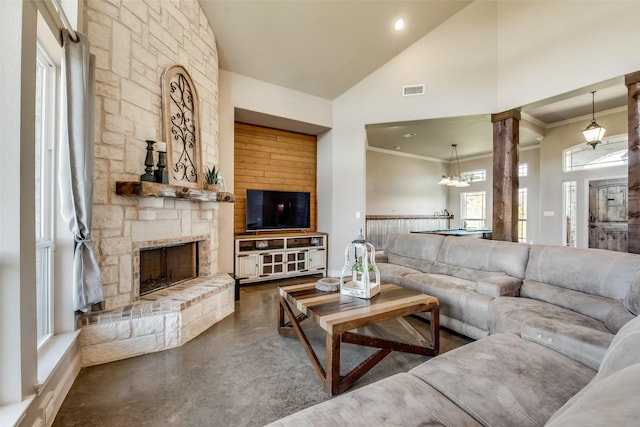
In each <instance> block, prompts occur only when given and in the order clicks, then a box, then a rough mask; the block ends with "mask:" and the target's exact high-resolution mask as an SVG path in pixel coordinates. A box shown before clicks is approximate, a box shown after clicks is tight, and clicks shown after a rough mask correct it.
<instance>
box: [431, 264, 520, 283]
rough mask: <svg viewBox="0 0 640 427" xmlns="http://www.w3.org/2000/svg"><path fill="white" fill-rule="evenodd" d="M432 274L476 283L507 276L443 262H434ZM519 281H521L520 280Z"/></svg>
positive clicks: (498, 272) (501, 273)
mask: <svg viewBox="0 0 640 427" xmlns="http://www.w3.org/2000/svg"><path fill="white" fill-rule="evenodd" d="M430 272H431V273H434V274H442V275H445V276H451V277H457V278H458V279H464V280H470V281H472V282H475V281H477V280H484V279H488V278H491V277H496V276H505V274H504V273H503V272H501V271H483V270H476V269H473V268H466V267H459V266H457V265H451V264H444V263H441V262H437V261H436V262H434V263H433V265H432V267H431V271H430ZM518 280H519V279H518Z"/></svg>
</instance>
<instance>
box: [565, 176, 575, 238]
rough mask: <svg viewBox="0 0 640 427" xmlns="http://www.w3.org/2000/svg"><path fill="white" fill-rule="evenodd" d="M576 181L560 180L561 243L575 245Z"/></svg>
mask: <svg viewBox="0 0 640 427" xmlns="http://www.w3.org/2000/svg"><path fill="white" fill-rule="evenodd" d="M577 197H578V182H577V181H576V180H569V181H563V182H562V218H563V221H562V244H563V246H571V247H577V246H578V245H577V240H578V236H577V234H578V232H577V220H578V200H577Z"/></svg>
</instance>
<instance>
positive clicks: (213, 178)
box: [204, 166, 220, 192]
mask: <svg viewBox="0 0 640 427" xmlns="http://www.w3.org/2000/svg"><path fill="white" fill-rule="evenodd" d="M219 173H220V171H219V170H218V169H217V168H216V167H215V166H213V167H211V168H210V167H208V166H207V168H206V169H205V171H204V179H205V184H204V189H205V190H209V191H216V192H217V191H218V190H219V187H218V176H219Z"/></svg>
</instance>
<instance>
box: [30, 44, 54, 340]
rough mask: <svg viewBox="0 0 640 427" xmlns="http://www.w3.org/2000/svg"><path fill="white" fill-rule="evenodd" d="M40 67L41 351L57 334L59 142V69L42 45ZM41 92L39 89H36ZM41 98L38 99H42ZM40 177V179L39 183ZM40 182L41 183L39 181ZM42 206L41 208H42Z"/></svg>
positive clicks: (38, 283) (38, 247)
mask: <svg viewBox="0 0 640 427" xmlns="http://www.w3.org/2000/svg"><path fill="white" fill-rule="evenodd" d="M36 64H37V67H38V68H39V69H41V70H42V71H43V76H42V79H41V81H40V82H39V84H37V85H36V88H38V87H40V86H41V85H43V91H42V94H41V95H40V96H41V98H40V101H41V102H40V103H38V102H37V101H36V102H37V103H36V108H38V109H39V110H40V112H39V114H36V120H37V117H41V122H40V123H39V125H40V126H39V129H36V158H39V161H36V165H37V170H36V190H37V191H36V193H37V194H36V198H37V199H39V201H40V203H36V216H40V220H39V221H36V222H35V224H36V228H37V229H36V259H37V260H38V262H36V267H37V270H38V271H37V273H36V277H37V280H36V286H37V290H36V294H37V297H38V301H37V304H36V311H37V325H38V326H37V338H38V341H37V346H38V348H39V349H40V348H41V347H43V346H44V345H45V344H46V343H47V342H48V340H49V339H50V338H51V336H52V335H53V332H54V301H55V299H54V270H53V268H54V252H55V243H54V238H55V228H54V227H55V226H54V224H55V210H54V206H55V182H56V176H55V167H54V165H55V164H54V161H55V159H54V153H55V141H56V135H57V132H56V129H57V126H56V120H57V92H58V91H57V89H56V83H57V68H56V66H55V65H54V62H53V61H52V60H51V58H50V57H49V56H48V55H47V53H46V52H45V50H44V49H43V48H42V47H41V46H40V44H38V48H37V62H36ZM36 90H37V89H36ZM38 98H39V97H37V99H38ZM37 125H38V123H36V126H37ZM38 177H40V180H38ZM38 181H39V182H38ZM38 206H39V207H40V208H39V209H38Z"/></svg>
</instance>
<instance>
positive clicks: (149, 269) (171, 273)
mask: <svg viewBox="0 0 640 427" xmlns="http://www.w3.org/2000/svg"><path fill="white" fill-rule="evenodd" d="M198 270H199V266H198V242H189V243H181V244H176V245H168V246H162V247H154V248H142V249H140V296H142V295H146V294H148V293H151V292H155V291H158V290H160V289H164V288H168V287H170V286H173V285H175V284H177V283H179V282H182V281H184V280H189V279H193V278H195V277H198V274H199V271H198Z"/></svg>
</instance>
